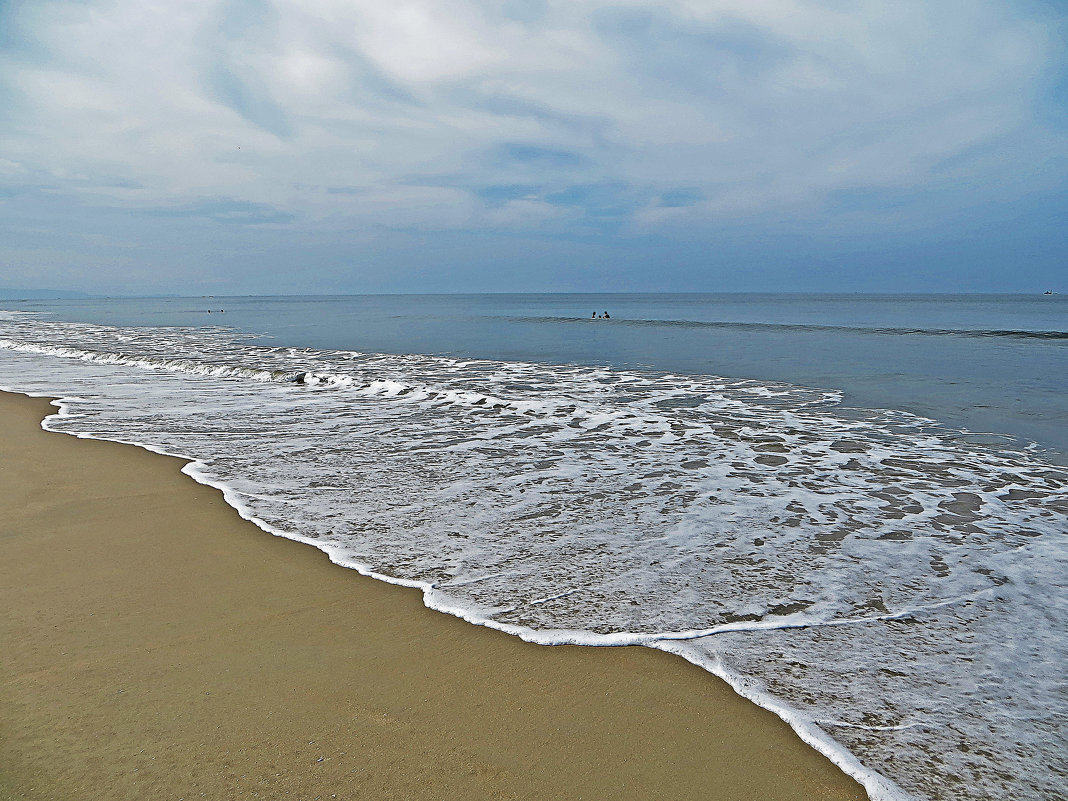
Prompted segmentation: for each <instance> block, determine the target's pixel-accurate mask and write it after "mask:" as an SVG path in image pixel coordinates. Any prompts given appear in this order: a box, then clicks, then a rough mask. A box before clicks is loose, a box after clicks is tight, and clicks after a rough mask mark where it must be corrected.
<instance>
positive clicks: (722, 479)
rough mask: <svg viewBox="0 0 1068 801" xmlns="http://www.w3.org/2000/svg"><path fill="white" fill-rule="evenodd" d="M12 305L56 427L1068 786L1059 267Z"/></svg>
mask: <svg viewBox="0 0 1068 801" xmlns="http://www.w3.org/2000/svg"><path fill="white" fill-rule="evenodd" d="M8 306H9V308H14V309H17V310H18V313H13V314H2V315H0V366H2V367H3V368H4V374H5V375H6V376H8V379H7V381H6V382H4V383H5V385H6V386H7V387H9V388H11V389H15V390H20V391H26V392H36V393H42V394H49V395H57V396H63V397H64V398H66V401H65V404H64V414H63V416H59V417H53V418H51V419H50V420H49V423H48V425H49V427H50V428H53V429H56V430H62V431H68V432H71V433H80V434H84V435H90V436H97V437H102V438H106V439H114V440H119V441H126V442H136V443H140V444H142V445H145V446H146V447H150V448H153V449H155V450H160V451H164V452H169V453H176V454H181V455H185V456H188V457H190V458H192V459H195V460H196V461H195V463H194V464H193V465H192V466H191V467H190V468H188V469H189V471H190V472H192V473H193V474H194V475H195V476H196V477H197V478H198V479H199V480H202V481H205V482H208V483H212V484H214V485H216V486H219V487H221V488H223V489H224V491H225V492H226V495H227V498H228V500H229V502H230V503H232V504H233V505H234V506H235V507H237V508H238V509H239V510H240V511H241V512H242V514H244V515H245V516H247V517H249V518H250V519H253V520H255V521H256V522H257V523H258V524H259V525H261V526H262V527H263V528H265V529H267V530H269V531H272V532H275V533H278V534H281V535H283V536H288V537H291V538H294V539H298V540H301V541H304V542H308V543H309V544H312V545H315V546H316V547H319V548H321V549H322V550H324V551H326V552H327V553H329V554H330V556H331V558H332V559H334V561H336V562H338V563H340V564H344V565H346V566H349V567H352V568H354V569H357V570H359V571H361V572H363V573H366V574H370V575H374V576H376V577H378V578H381V579H384V580H387V581H392V582H395V583H401V584H408V585H412V586H417V587H420V588H421V589H422V590H423V593H424V599H425V602H426V604H427V605H428V606H430V607H432V608H435V609H440V610H442V611H446V612H449V613H452V614H456V615H459V616H461V617H463V618H465V619H468V620H471V621H472V622H476V623H479V624H482V625H487V626H492V627H494V628H498V629H502V630H504V631H508V632H510V633H513V634H515V635H517V636H521V637H524V638H525V639H528V640H532V641H536V642H543V643H547V644H552V643H565V642H572V643H584V644H589V645H612V644H623V643H638V644H643V645H647V646H650V647H655V648H660V649H663V650H667V651H671V652H674V653H678V654H680V655H681V656H683V657H685V658H687V659H689V660H690V661H692V662H694V663H696V664H698V665H701V666H702V667H704V668H706V669H707V670H709V671H710V672H713V673H716V674H717V675H720V676H722V677H724V678H726V679H727V680H728V681H730V682H731V683H732V685H733V686H734V687H735V688H736V689H738V691H739V692H741V693H742V694H744V695H746V696H747V697H750V698H752V699H753V700H755V701H757V702H758V703H760V704H762V705H764V706H766V707H767V708H769V709H772V710H773V711H775V712H776V713H777V714H779V715H780V716H782V717H783V718H784V719H786V720H787V721H789V722H790V723H791V725H793V726H794V728H795V729H796V730H797V731H798V732H799V734H801V736H802V737H804V738H805V739H806V740H807V741H808V742H810V743H812V744H813V745H815V746H816V747H817V748H819V749H820V750H822V751H823V752H824V753H826V754H828V755H829V756H830V757H831V758H832V759H834V760H835V761H836V762H837V763H838V764H840V765H841V766H842V767H843V768H844V769H846V770H847V771H849V772H850V773H852V774H853V775H855V776H857V777H858V778H860V779H861V780H862V781H864V783H865V784H866V786H867V787H868V790H869V793H870V794H871V795H872V796H873V797H874V798H895V799H899V798H909V797H914V798H926V799H981V798H1010V797H1011V798H1020V799H1054V798H1063V788H1064V786H1066V783H1068V765H1066V754H1068V731H1066V727H1065V720H1066V719H1068V700H1066V699H1068V683H1066V680H1065V678H1064V676H1063V670H1062V666H1063V665H1064V664H1066V663H1068V637H1066V635H1065V628H1064V624H1063V621H1064V620H1065V619H1066V617H1065V616H1066V615H1068V590H1066V578H1065V577H1066V576H1068V548H1066V543H1065V538H1066V536H1068V489H1066V488H1068V471H1066V470H1065V468H1064V467H1063V463H1064V461H1065V454H1066V452H1068V434H1066V432H1068V425H1066V423H1068V403H1066V394H1068V393H1066V392H1065V390H1066V388H1068V387H1066V376H1068V369H1066V368H1068V303H1066V302H1065V300H1064V299H1062V298H1061V297H1060V296H1052V297H1042V296H1037V297H1019V296H1004V297H1001V296H983V297H975V296H961V297H946V296H930V297H904V298H903V297H896V296H895V297H857V296H840V297H831V296H810V297H806V296H774V295H753V296H743V295H719V296H717V295H679V296H668V295H618V296H613V295H598V296H589V295H585V296H584V295H545V296H531V295H519V296H508V295H494V296H432V297H413V296H403V297H397V296H393V297H350V298H196V299H161V300H110V301H64V302H49V303H42V302H32V303H29V302H27V303H21V304H8ZM209 309H210V310H211V313H210V314H209V312H208V310H209ZM594 310H597V311H604V310H608V311H609V312H610V313H611V314H612V319H611V320H607V321H606V320H591V319H590V314H591V312H593V311H594Z"/></svg>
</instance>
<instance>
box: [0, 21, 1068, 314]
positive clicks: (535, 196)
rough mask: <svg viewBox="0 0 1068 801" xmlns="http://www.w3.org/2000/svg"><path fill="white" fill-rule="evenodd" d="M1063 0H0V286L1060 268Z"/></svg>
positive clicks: (517, 284) (153, 287)
mask: <svg viewBox="0 0 1068 801" xmlns="http://www.w3.org/2000/svg"><path fill="white" fill-rule="evenodd" d="M1066 42H1068V4H1066V3H1063V2H1037V1H1035V2H1024V1H1018V2H999V0H939V2H929V0H886V2H883V1H881V0H850V1H848V2H847V1H846V0H825V1H824V2H815V1H812V2H801V1H800V0H644V1H642V2H628V1H627V0H615V1H614V2H597V1H595V0H569V1H567V2H564V1H561V2H556V0H495V1H493V2H491V1H490V0H451V1H450V2H441V1H439V2H430V1H429V0H391V2H389V3H383V2H378V1H376V0H301V2H279V1H277V0H204V1H203V2H197V3H166V2H147V0H78V1H77V2H72V1H70V0H66V1H64V2H53V1H52V0H32V1H23V0H0V286H9V287H24V288H40V287H50V288H61V289H74V290H80V291H85V292H93V293H102V294H121V293H126V294H144V293H175V292H177V293H183V294H194V295H195V294H227V293H233V294H245V293H301V292H311V293H320V292H397V291H401V292H404V291H415V292H448V291H459V292H472V291H474V292H478V291H494V292H495V291H600V290H603V291H656V290H665V291H849V292H852V291H879V292H883V291H949V292H970V291H978V292H997V291H1020V292H1031V291H1041V290H1043V289H1046V288H1049V287H1053V288H1057V289H1060V290H1061V291H1068V233H1066V231H1068V53H1066Z"/></svg>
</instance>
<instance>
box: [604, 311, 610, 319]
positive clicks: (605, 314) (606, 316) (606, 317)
mask: <svg viewBox="0 0 1068 801" xmlns="http://www.w3.org/2000/svg"><path fill="white" fill-rule="evenodd" d="M604 319H606V320H611V319H612V318H611V317H609V316H608V312H605V313H604Z"/></svg>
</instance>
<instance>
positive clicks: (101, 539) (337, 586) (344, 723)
mask: <svg viewBox="0 0 1068 801" xmlns="http://www.w3.org/2000/svg"><path fill="white" fill-rule="evenodd" d="M54 410H55V409H54V407H53V406H51V405H49V403H48V401H46V400H44V399H39V398H27V397H25V396H21V395H13V394H6V393H5V394H3V395H2V396H0V417H2V419H3V421H4V424H3V426H2V427H0V475H2V477H3V479H2V481H0V493H2V494H0V498H2V504H3V509H4V516H3V523H2V525H0V575H2V578H0V603H2V604H3V608H4V610H5V614H4V615H3V616H2V618H0V621H2V622H0V627H2V630H0V643H3V652H4V658H3V660H2V661H0V671H2V672H0V682H2V686H3V691H2V692H0V798H2V799H4V801H7V799H9V798H11V799H15V798H19V799H22V798H25V799H75V798H76V799H95V798H100V799H104V798H106V799H116V800H117V799H135V798H136V799H144V798H153V799H165V798H173V799H191V798H205V797H206V798H301V799H316V798H341V799H343V798H368V799H372V798H373V799H388V798H398V799H399V798H406V799H408V798H461V799H489V798H502V799H504V798H529V799H549V798H553V799H571V798H575V799H578V798H585V799H600V798H633V799H646V798H659V797H664V798H680V799H681V798H703V799H719V798H721V799H746V798H751V799H799V800H800V799H862V798H865V794H864V792H863V790H862V789H861V788H860V786H859V785H857V784H856V783H855V782H853V781H852V780H851V779H849V778H847V777H846V776H845V775H844V774H842V773H841V772H839V771H838V770H837V769H836V768H835V767H834V766H833V765H832V764H831V763H830V762H829V761H828V760H827V759H825V758H824V757H823V756H821V755H819V754H817V753H816V752H815V751H813V750H812V749H810V748H809V747H808V746H806V745H805V744H804V743H802V742H801V741H800V740H799V739H798V738H797V737H796V735H795V734H794V733H793V732H792V731H791V730H790V729H789V727H788V726H787V725H786V724H785V723H783V722H782V721H781V720H779V719H778V718H777V717H775V716H774V715H772V714H771V713H769V712H767V711H765V710H763V709H760V708H758V707H756V706H755V705H753V704H751V703H749V702H748V701H746V700H744V699H742V698H740V697H738V696H737V695H736V694H735V693H734V692H733V691H732V690H731V689H730V688H729V687H728V686H727V685H726V684H725V683H723V682H721V681H719V680H718V679H716V678H715V677H713V676H711V675H710V674H709V673H707V672H705V671H703V670H700V669H699V668H697V667H694V666H692V665H690V664H688V663H686V662H685V661H683V660H681V659H679V658H677V657H674V656H672V655H669V654H666V653H662V652H658V651H654V650H652V649H648V648H642V647H620V648H589V647H579V646H558V647H546V646H538V645H533V644H529V643H526V642H523V641H521V640H519V639H518V638H515V637H511V636H508V635H506V634H502V633H500V632H497V631H492V630H489V629H486V628H481V627H477V626H473V625H470V624H468V623H466V622H464V621H462V620H459V619H457V618H453V617H450V616H448V615H443V614H440V613H436V612H433V611H431V610H428V609H426V608H425V607H424V606H423V605H422V603H421V599H420V594H419V592H418V591H416V590H412V589H407V588H402V587H396V586H391V585H387V584H384V583H381V582H378V581H374V580H372V579H368V578H365V577H362V576H359V575H358V574H356V573H355V572H354V571H351V570H346V569H343V568H340V567H337V566H335V565H332V564H331V563H330V562H329V561H328V559H327V557H326V556H325V555H324V554H322V553H321V552H319V551H317V550H315V549H313V548H309V547H307V546H306V545H302V544H298V543H295V542H292V541H289V540H285V539H282V538H278V537H273V536H270V535H269V534H267V533H265V532H263V531H262V530H260V529H259V528H257V527H255V526H254V525H253V524H251V523H249V522H247V521H244V520H242V519H241V518H240V517H239V516H238V515H237V513H236V512H235V511H234V510H233V509H232V508H231V507H229V506H228V505H226V503H225V502H224V501H223V498H222V495H221V493H220V492H219V491H217V490H215V489H213V488H210V487H207V486H203V485H200V484H197V483H196V482H194V481H193V480H192V479H191V478H189V477H187V476H185V475H183V474H181V473H180V472H179V471H180V469H181V467H182V466H183V461H182V460H179V459H175V458H171V457H166V456H160V455H157V454H153V453H150V452H148V451H145V450H142V449H139V448H136V447H133V446H128V445H121V444H116V443H111V442H101V441H96V440H79V439H76V438H74V437H70V436H66V435H62V434H57V433H49V432H46V431H43V430H42V429H41V427H40V421H41V419H42V418H43V417H44V416H45V415H46V414H49V413H51V412H53V411H54Z"/></svg>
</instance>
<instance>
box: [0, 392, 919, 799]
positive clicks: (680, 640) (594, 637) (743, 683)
mask: <svg viewBox="0 0 1068 801" xmlns="http://www.w3.org/2000/svg"><path fill="white" fill-rule="evenodd" d="M0 391H2V392H7V393H11V394H18V395H22V396H24V397H33V398H44V399H47V400H49V401H50V403H51V405H52V406H55V407H56V409H57V411H56V412H55V413H53V414H50V415H47V416H46V417H44V418H43V419H42V421H41V428H42V429H43V430H45V431H48V432H50V433H57V434H67V435H70V436H73V437H75V438H77V439H95V440H99V441H104V442H115V443H117V444H122V445H130V446H133V447H137V448H141V449H142V450H146V451H149V452H151V453H156V454H159V455H162V456H169V457H172V458H176V459H180V460H182V461H184V462H185V465H184V466H183V467H182V468H181V472H182V473H183V474H185V475H186V476H189V477H190V478H191V479H193V480H194V481H196V482H197V483H198V484H202V485H205V486H209V487H212V488H213V489H216V490H218V491H219V492H220V493H221V494H222V496H223V500H224V501H225V502H226V503H227V505H228V506H230V507H231V508H233V509H234V511H235V512H237V514H238V516H240V517H241V518H242V519H243V520H246V521H248V522H250V523H252V524H253V525H255V526H256V527H257V528H259V529H260V530H262V531H264V532H266V533H268V534H271V535H273V536H276V537H282V538H283V539H288V540H292V541H294V542H299V543H302V544H304V545H310V546H312V547H314V548H316V549H317V550H319V551H322V552H323V553H325V554H326V556H327V557H328V558H329V559H330V562H331V563H332V564H335V565H337V566H339V567H342V568H346V569H350V570H354V571H355V572H356V573H358V574H359V575H361V576H366V577H367V578H371V579H374V580H377V581H381V582H384V583H386V584H393V585H396V586H401V587H408V588H412V589H418V590H419V591H420V592H421V595H422V601H423V605H424V606H425V607H426V608H427V609H431V610H433V611H436V612H440V613H444V614H448V615H451V616H453V617H458V618H460V619H461V620H464V621H465V622H468V623H471V624H474V625H476V626H483V627H485V628H490V629H494V630H497V631H501V632H503V633H505V634H510V635H512V636H516V637H519V638H520V639H522V640H524V641H525V642H530V643H534V644H537V645H549V646H551V645H584V646H591V647H616V646H626V645H641V646H646V647H649V648H655V649H657V650H660V651H663V652H665V653H669V654H672V655H673V656H677V657H680V658H682V659H685V660H686V661H687V662H689V663H691V664H693V665H695V666H696V667H699V668H701V669H702V670H704V671H706V672H708V673H710V674H712V675H713V676H716V677H717V678H719V679H720V680H722V681H724V682H725V683H726V684H727V685H728V686H729V687H730V688H731V689H732V690H734V692H735V693H737V694H738V695H739V696H741V697H742V698H745V699H746V700H748V701H750V702H751V703H754V704H756V705H757V706H759V707H761V708H763V709H765V710H767V711H769V712H771V713H772V714H774V715H775V716H776V717H778V718H780V719H781V720H783V721H784V722H785V723H786V724H787V725H789V726H790V728H791V729H792V730H793V731H794V733H795V734H797V736H798V737H799V738H800V739H801V740H802V742H804V743H806V744H807V745H808V746H810V747H811V748H813V749H814V750H816V751H817V752H819V753H820V754H822V755H823V756H825V757H826V758H827V759H829V760H830V761H831V762H832V763H833V764H834V765H835V766H836V767H838V768H839V769H840V770H841V771H842V772H843V773H845V774H846V775H847V776H850V777H851V778H853V779H854V780H856V781H857V782H858V783H860V784H861V785H862V786H863V787H864V789H865V791H866V792H867V794H868V797H869V798H870V799H871V801H910V799H911V798H912V797H911V796H909V795H908V794H907V793H905V791H904V790H903V789H902V788H900V787H899V786H898V785H897V784H896V783H894V782H893V781H891V780H890V779H888V778H887V777H885V776H883V775H882V774H880V773H878V772H876V771H874V770H872V769H870V768H867V767H866V766H864V765H863V764H861V762H860V761H859V760H858V759H857V758H856V757H855V756H854V755H853V754H852V753H850V752H849V751H848V750H847V749H845V748H844V747H843V746H842V745H840V744H839V743H838V742H837V741H835V740H834V739H833V738H832V737H830V736H829V735H828V734H827V733H826V732H824V731H823V730H822V729H820V728H818V727H817V726H815V725H812V724H810V723H808V722H807V721H806V720H804V718H803V716H801V715H800V714H799V713H798V712H797V711H796V710H794V709H793V708H792V707H790V706H789V705H787V704H785V703H783V702H782V701H780V700H778V699H776V698H774V697H773V696H771V695H769V694H768V693H766V692H764V691H762V690H761V689H760V688H759V687H757V686H756V685H755V684H754V683H752V682H750V681H748V680H746V679H745V677H743V676H741V675H738V674H736V673H733V672H732V671H730V670H728V669H727V668H726V667H725V666H724V665H723V664H722V663H721V662H720V661H719V660H713V659H709V658H708V657H707V656H706V655H704V654H702V653H701V652H700V651H699V649H697V648H694V647H692V646H689V645H688V644H687V642H686V641H687V640H688V639H692V638H693V637H695V636H697V635H699V634H706V635H707V632H677V633H672V634H669V633H664V632H662V633H658V634H638V633H631V632H615V633H612V634H596V633H593V632H587V631H578V630H567V629H545V630H536V629H532V628H529V627H525V626H517V625H512V624H506V623H501V622H499V621H495V620H492V619H490V618H486V617H482V616H479V615H476V614H473V613H472V612H471V611H469V610H465V609H464V608H462V607H460V606H455V605H449V604H447V603H445V602H444V600H443V599H441V598H440V597H439V594H438V593H437V592H436V590H437V588H436V587H435V586H434V585H433V584H428V583H427V582H421V581H413V580H405V579H401V578H396V577H393V576H387V575H384V574H382V573H377V572H375V571H374V570H372V569H370V568H369V567H368V566H367V565H365V564H363V563H360V562H357V561H355V560H353V559H350V558H346V557H345V556H344V555H343V554H342V549H341V548H340V547H338V546H332V545H331V544H330V543H327V542H322V541H320V540H317V539H312V538H309V537H304V536H302V535H300V534H299V533H297V532H292V531H286V530H283V529H280V528H278V527H276V526H272V525H270V524H269V523H267V522H266V521H264V520H262V519H260V518H258V517H256V516H255V515H253V514H252V513H251V512H250V511H249V510H248V509H247V507H245V506H244V505H243V504H242V503H241V502H240V500H238V497H237V495H238V494H237V493H236V492H235V491H234V490H233V488H232V487H230V486H229V485H228V484H227V483H226V482H225V481H222V480H220V479H216V478H213V477H211V476H209V475H208V473H207V470H206V469H205V468H204V464H203V462H202V461H201V460H200V459H197V458H195V457H192V456H189V455H188V454H184V453H177V452H171V451H167V450H164V449H162V448H158V447H155V446H152V445H150V444H146V443H143V442H137V441H130V440H122V439H118V438H106V437H101V436H96V435H94V434H92V433H88V432H72V431H64V430H62V429H57V428H54V427H51V426H50V425H49V422H50V421H51V420H53V419H59V418H64V417H69V416H71V413H70V407H69V404H70V403H71V402H72V401H73V399H69V398H63V397H60V398H57V397H55V396H53V395H48V394H47V393H33V392H25V391H22V390H20V389H17V388H14V387H11V386H8V385H0Z"/></svg>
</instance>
